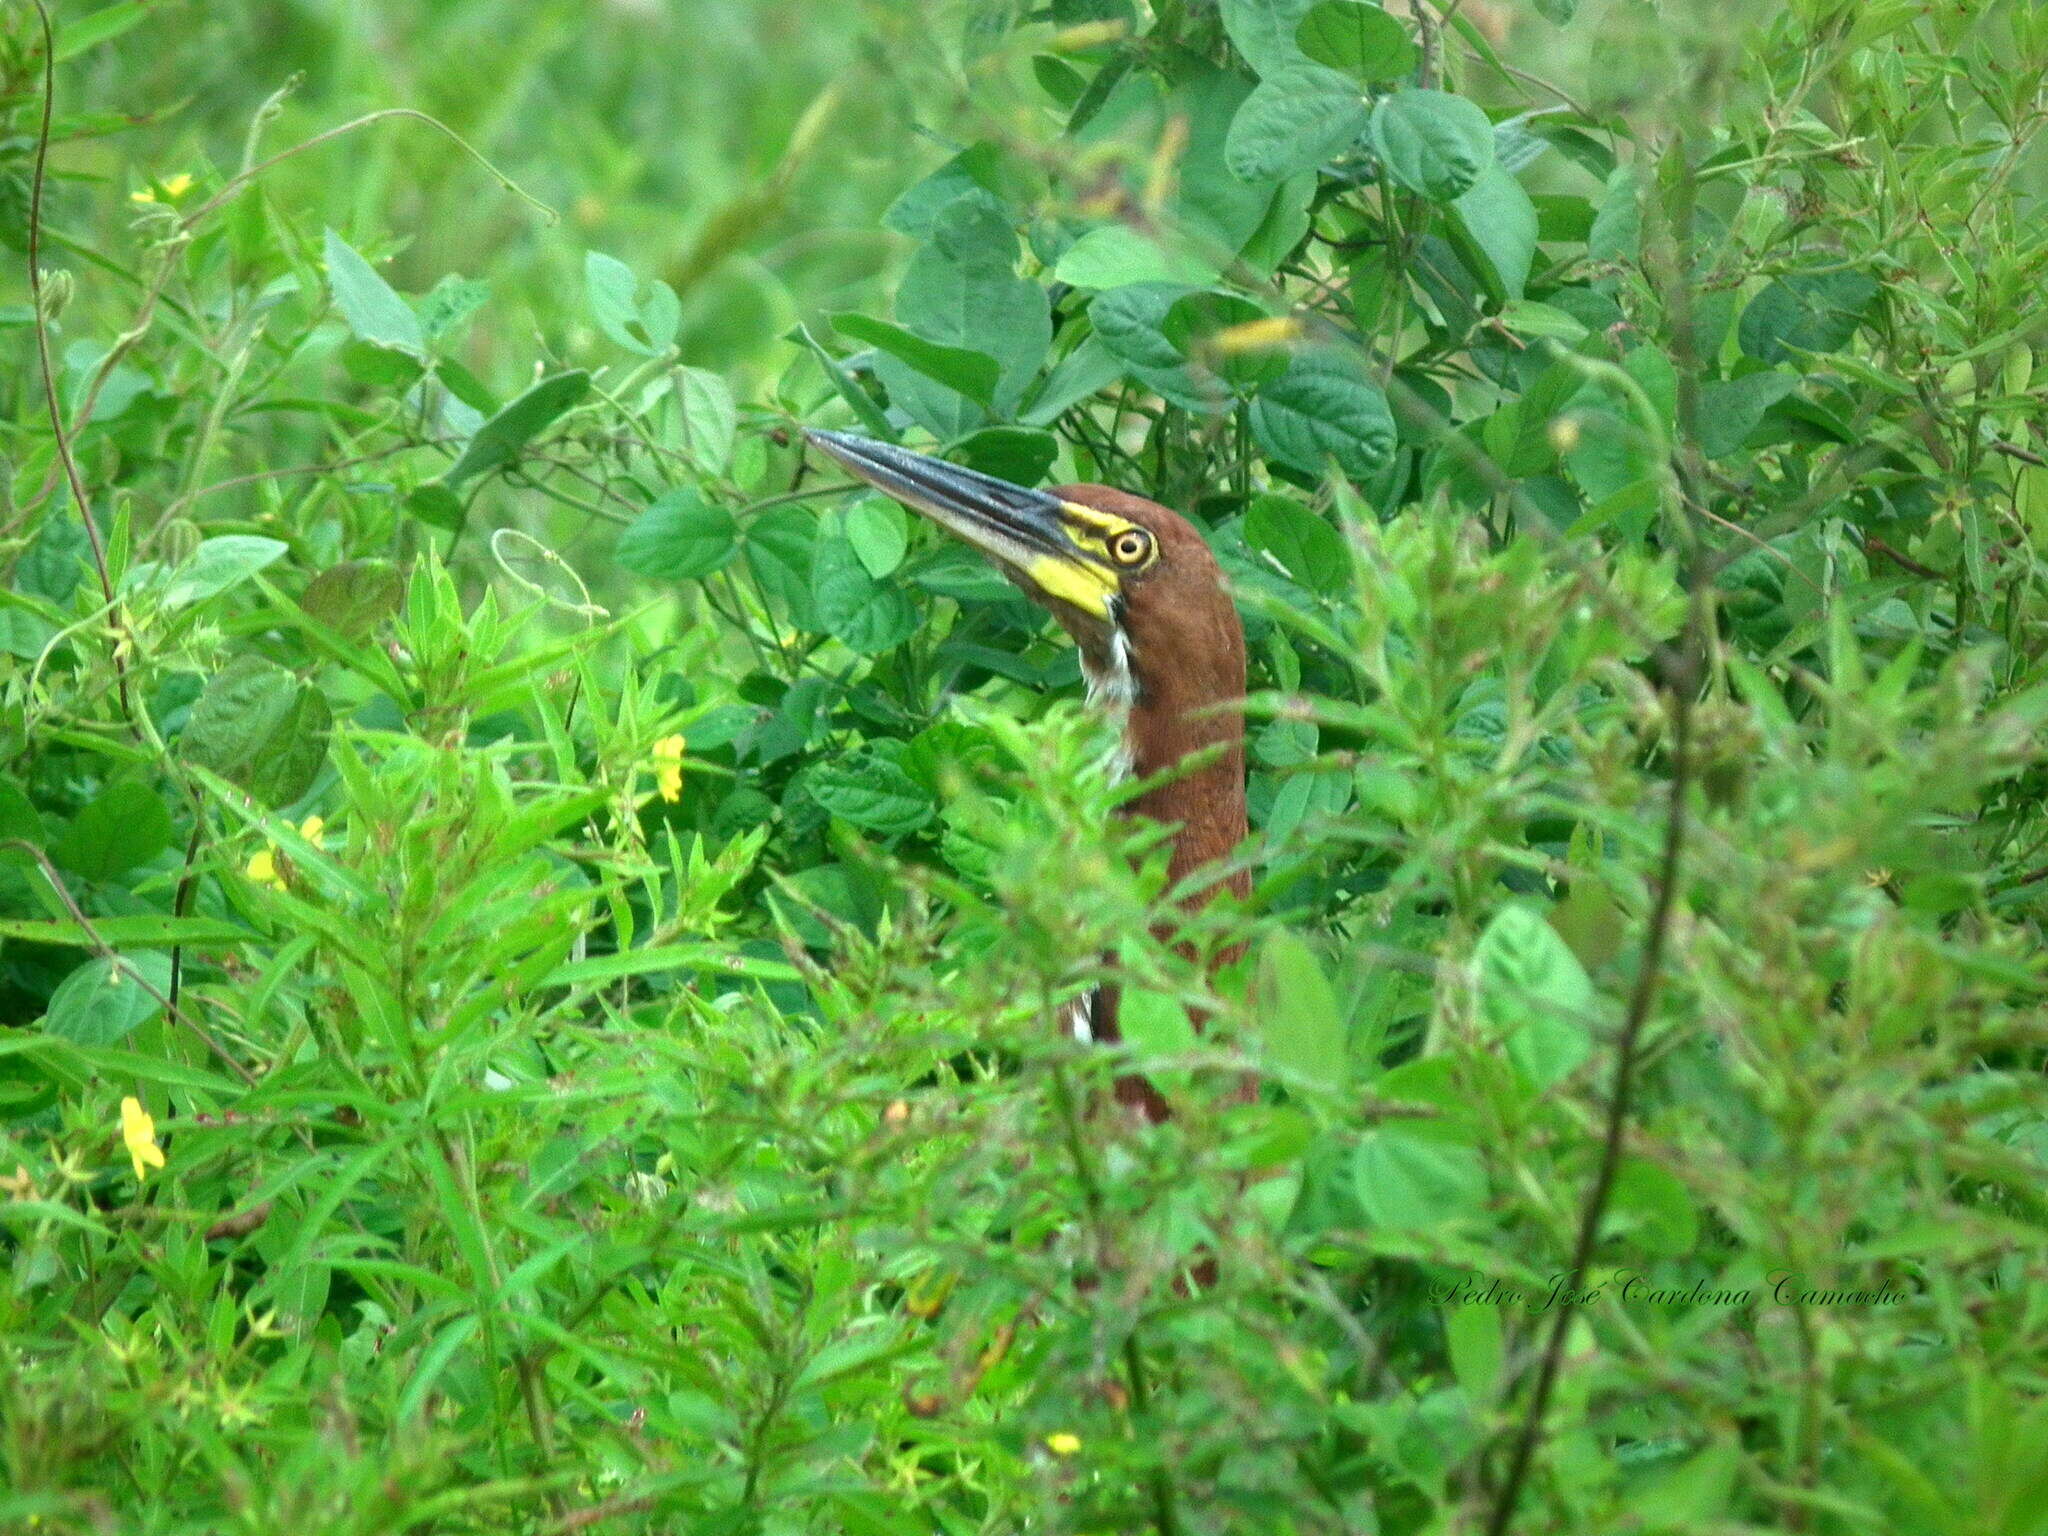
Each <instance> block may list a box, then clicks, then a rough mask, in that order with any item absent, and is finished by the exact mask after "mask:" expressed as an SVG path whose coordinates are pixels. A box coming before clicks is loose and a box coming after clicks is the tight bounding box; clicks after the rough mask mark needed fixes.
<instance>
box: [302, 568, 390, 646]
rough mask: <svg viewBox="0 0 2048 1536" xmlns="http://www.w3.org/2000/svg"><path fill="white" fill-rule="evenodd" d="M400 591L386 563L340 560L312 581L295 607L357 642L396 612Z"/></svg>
mask: <svg viewBox="0 0 2048 1536" xmlns="http://www.w3.org/2000/svg"><path fill="white" fill-rule="evenodd" d="M404 590H405V583H404V579H403V578H402V577H401V576H400V575H399V573H398V567H397V566H395V565H393V564H392V563H391V562H390V561H389V560H344V561H342V562H341V563H340V564H339V565H332V566H329V567H328V568H327V569H326V570H324V571H322V572H321V573H320V574H319V575H318V576H315V577H314V578H313V580H312V581H311V582H310V583H309V584H308V585H307V587H306V590H305V592H304V593H303V594H302V595H301V596H300V598H299V606H300V607H301V608H303V609H305V610H306V612H307V613H309V614H311V615H312V616H313V617H314V618H316V619H318V620H319V621H320V622H321V623H322V624H324V625H326V626H327V627H328V628H329V629H331V630H333V631H335V632H336V633H337V634H340V635H343V636H346V637H347V638H348V639H351V640H360V639H362V638H363V637H364V636H365V635H367V634H369V633H370V631H371V630H373V629H375V628H376V627H377V626H378V625H379V624H381V623H382V622H383V621H384V620H385V619H387V618H389V617H390V616H391V615H392V614H394V613H396V612H397V611H398V604H399V599H400V597H401V596H402V595H403V593H404Z"/></svg>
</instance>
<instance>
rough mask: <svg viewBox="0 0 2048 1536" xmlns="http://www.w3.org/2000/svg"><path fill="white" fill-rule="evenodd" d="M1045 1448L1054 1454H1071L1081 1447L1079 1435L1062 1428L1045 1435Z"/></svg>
mask: <svg viewBox="0 0 2048 1536" xmlns="http://www.w3.org/2000/svg"><path fill="white" fill-rule="evenodd" d="M1045 1448H1046V1449H1047V1450H1048V1451H1051V1452H1052V1453H1053V1455H1055V1456H1071V1455H1073V1454H1074V1453H1075V1452H1076V1451H1078V1450H1080V1449H1081V1437H1080V1436H1079V1435H1076V1434H1072V1433H1069V1432H1068V1431H1067V1430H1064V1429H1063V1430H1061V1431H1059V1432H1058V1433H1057V1434H1051V1435H1047V1436H1046V1437H1045Z"/></svg>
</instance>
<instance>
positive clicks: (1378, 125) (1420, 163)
mask: <svg viewBox="0 0 2048 1536" xmlns="http://www.w3.org/2000/svg"><path fill="white" fill-rule="evenodd" d="M1369 132H1370V134H1371V138H1372V144H1373V149H1374V151H1375V152H1376V153H1377V154H1378V155H1379V157H1380V161H1381V163H1382V164H1383V165H1385V166H1386V168H1387V174H1388V175H1389V176H1391V177H1392V178H1393V179H1394V180H1395V182H1397V183H1398V184H1399V185H1401V186H1404V187H1406V188H1407V189H1408V190H1409V191H1411V192H1415V193H1419V194H1420V195H1421V196H1423V197H1426V198H1428V199H1429V200H1430V201H1431V202H1437V203H1448V202H1450V201H1452V200H1453V199H1454V198H1458V197H1462V196H1464V195H1465V193H1467V192H1469V191H1470V190H1471V189H1472V186H1473V184H1474V183H1475V182H1477V181H1478V180H1479V177H1480V174H1481V173H1482V172H1484V171H1485V170H1486V168H1487V167H1488V166H1489V165H1491V164H1492V163H1493V124H1492V123H1491V122H1489V121H1488V120H1487V116H1486V114H1485V113H1484V112H1482V111H1480V109H1479V108H1478V107H1477V106H1476V105H1474V104H1473V103H1472V102H1469V101H1467V100H1466V99H1465V98H1464V97H1462V96H1453V95H1450V94H1449V93H1448V92H1445V91H1426V90H1408V91H1396V92H1395V93H1394V94H1393V95H1391V96H1383V97H1381V98H1380V99H1379V101H1377V102H1376V103H1374V105H1373V109H1372V122H1371V125H1370V129H1369Z"/></svg>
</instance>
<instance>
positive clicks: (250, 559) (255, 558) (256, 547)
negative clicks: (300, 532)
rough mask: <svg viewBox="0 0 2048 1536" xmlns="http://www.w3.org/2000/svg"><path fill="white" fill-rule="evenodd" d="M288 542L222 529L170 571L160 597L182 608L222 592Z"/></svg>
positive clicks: (259, 567)
mask: <svg viewBox="0 0 2048 1536" xmlns="http://www.w3.org/2000/svg"><path fill="white" fill-rule="evenodd" d="M289 548H291V546H290V545H288V544H286V543H284V542H283V541H282V540H279V539H265V538H260V537H258V536H257V535H255V534H253V533H224V534H220V535H218V536H216V537H214V538H211V539H206V540H203V541H202V542H201V543H200V545H199V548H198V549H196V550H194V551H193V552H192V557H191V558H190V559H188V560H187V561H186V562H185V563H184V564H183V565H181V566H179V567H178V569H177V570H176V571H175V572H174V573H172V576H171V579H170V581H169V582H168V583H167V584H166V585H165V587H164V590H163V596H162V598H161V599H160V601H161V602H162V603H163V606H164V607H166V608H186V607H190V606H191V605H192V604H193V603H198V602H204V601H205V600H206V599H207V598H209V597H213V596H215V595H216V594H218V593H221V592H225V591H226V590H227V589H228V588H229V587H232V586H234V585H236V584H237V583H238V582H243V581H246V580H248V579H249V578H250V577H251V576H253V575H255V574H256V572H258V571H260V570H262V569H263V568H264V567H265V566H266V565H269V564H270V563H271V562H272V561H274V560H276V559H277V558H278V557H279V556H280V555H282V554H284V552H285V551H286V550H288V549H289Z"/></svg>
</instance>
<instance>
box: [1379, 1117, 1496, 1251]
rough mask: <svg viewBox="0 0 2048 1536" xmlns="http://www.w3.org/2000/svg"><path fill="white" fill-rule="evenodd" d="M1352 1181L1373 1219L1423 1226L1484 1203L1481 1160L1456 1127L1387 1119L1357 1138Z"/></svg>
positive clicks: (1472, 1211) (1473, 1211)
mask: <svg viewBox="0 0 2048 1536" xmlns="http://www.w3.org/2000/svg"><path fill="white" fill-rule="evenodd" d="M1351 1179H1352V1186H1353V1188H1354V1190H1355V1191H1356V1193H1357V1195H1358V1203H1359V1205H1360V1206H1362V1207H1363V1208H1364V1210H1365V1214H1366V1217H1367V1219H1368V1220H1370V1221H1371V1222H1372V1223H1373V1225H1375V1226H1380V1227H1391V1228H1393V1229H1395V1230H1397V1231H1414V1232H1426V1231H1429V1230H1430V1229H1432V1228H1435V1227H1440V1226H1443V1225H1444V1224H1446V1223H1448V1222H1454V1221H1459V1220H1462V1219H1464V1218H1466V1217H1471V1216H1477V1215H1479V1214H1480V1213H1481V1212H1482V1211H1483V1210H1484V1209H1485V1208H1486V1165H1485V1164H1484V1163H1482V1162H1481V1161H1480V1158H1479V1153H1478V1151H1477V1150H1476V1149H1475V1148H1474V1147H1473V1146H1472V1145H1471V1143H1470V1142H1469V1141H1468V1140H1467V1139H1466V1137H1465V1133H1463V1132H1461V1131H1460V1130H1459V1129H1458V1128H1457V1127H1455V1126H1452V1125H1449V1124H1446V1123H1444V1122H1441V1121H1432V1120H1389V1121H1386V1122H1385V1123H1383V1124H1380V1125H1375V1126H1373V1127H1371V1128H1370V1129H1368V1130H1367V1131H1366V1132H1365V1133H1364V1134H1363V1135H1362V1136H1360V1137H1359V1139H1358V1146H1357V1150H1356V1151H1354V1152H1353V1154H1352V1158H1351Z"/></svg>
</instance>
